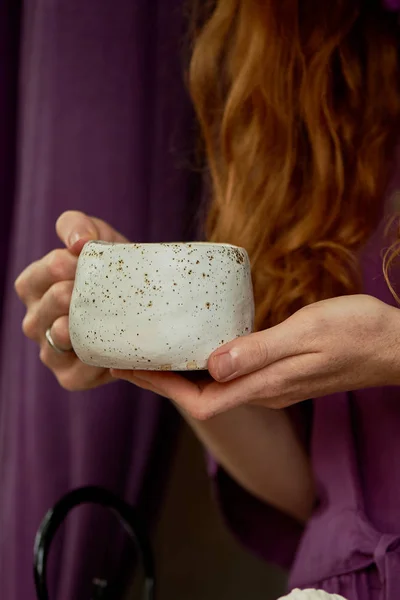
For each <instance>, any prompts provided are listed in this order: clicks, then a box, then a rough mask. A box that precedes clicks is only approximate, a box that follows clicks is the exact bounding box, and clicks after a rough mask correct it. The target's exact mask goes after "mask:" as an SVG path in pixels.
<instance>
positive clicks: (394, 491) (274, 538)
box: [210, 152, 400, 600]
mask: <svg viewBox="0 0 400 600" xmlns="http://www.w3.org/2000/svg"><path fill="white" fill-rule="evenodd" d="M399 193H400V152H398V153H397V158H396V169H395V175H394V177H393V180H392V182H391V184H390V185H389V187H388V191H387V207H388V210H387V212H388V215H387V216H389V213H390V212H391V211H393V202H394V201H396V199H398V197H399ZM397 208H398V207H397ZM386 224H387V218H385V219H384V220H383V222H382V224H381V225H380V227H379V228H378V230H377V232H376V233H375V235H374V236H373V238H372V239H371V240H370V243H369V244H368V245H367V247H366V249H365V251H364V253H363V265H364V292H365V293H367V294H369V295H371V296H376V297H377V298H379V299H380V300H383V301H384V302H386V303H387V304H391V305H393V306H395V305H396V304H395V301H394V299H393V297H392V295H391V293H390V291H389V289H388V287H387V285H386V282H385V280H384V277H383V273H382V250H383V249H384V248H385V247H387V245H388V242H387V240H386V241H385V238H384V228H385V225H386ZM397 281H398V282H399V284H400V277H399V274H397ZM393 283H396V282H395V281H394V282H393ZM397 287H398V288H399V285H398V286H397ZM399 318H400V312H399ZM296 410H297V411H298V413H300V414H297V415H296V417H297V419H298V420H299V427H300V428H301V432H302V433H305V434H306V439H307V440H308V443H309V449H310V457H311V461H312V465H313V470H314V474H315V477H316V481H317V487H318V496H319V503H318V508H317V510H316V511H315V514H314V515H313V517H312V518H311V520H310V521H309V523H308V524H307V526H306V527H305V529H304V530H303V529H302V528H301V527H300V525H298V524H297V523H296V522H295V521H294V520H292V519H291V518H290V517H287V516H285V515H283V514H282V513H280V512H279V511H277V510H275V509H273V508H271V507H269V506H267V505H265V504H263V503H261V502H259V501H258V500H256V499H255V498H253V497H251V496H250V495H249V494H247V493H246V492H245V491H244V490H243V489H241V488H239V487H238V486H237V485H236V484H235V483H234V482H233V481H232V480H231V479H230V478H229V477H228V476H227V474H226V473H224V472H223V471H222V470H221V469H219V468H218V467H217V465H215V464H214V463H213V462H211V465H210V471H211V475H212V476H213V477H214V478H215V479H216V483H217V489H218V496H219V501H220V504H221V507H222V510H223V512H224V514H225V518H226V521H227V523H228V525H229V526H230V527H231V528H232V530H233V531H234V533H235V534H236V535H237V536H238V537H239V539H240V540H241V541H242V542H244V544H245V545H246V546H247V547H248V548H250V549H251V550H252V551H253V552H255V553H257V554H258V555H260V556H261V557H262V558H264V559H265V560H267V561H272V562H275V563H277V564H279V565H281V566H283V567H287V568H291V576H290V582H289V583H290V588H293V587H300V588H321V589H324V590H326V591H327V592H330V593H336V594H341V595H343V596H344V597H345V598H347V600H398V598H399V597H400V465H399V466H398V464H397V463H398V456H399V453H400V435H399V431H400V388H399V387H387V388H379V389H371V390H360V391H356V392H351V393H340V394H334V395H332V396H329V397H325V398H319V399H315V400H314V401H313V402H312V404H311V402H309V403H303V404H300V405H297V409H296ZM299 417H300V419H301V420H302V421H303V422H301V421H300V419H299Z"/></svg>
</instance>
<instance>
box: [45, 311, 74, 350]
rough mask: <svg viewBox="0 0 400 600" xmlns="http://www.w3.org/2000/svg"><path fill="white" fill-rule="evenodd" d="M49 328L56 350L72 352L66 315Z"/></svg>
mask: <svg viewBox="0 0 400 600" xmlns="http://www.w3.org/2000/svg"><path fill="white" fill-rule="evenodd" d="M50 327H51V328H50V334H51V337H52V339H53V342H54V343H55V345H56V346H57V348H60V350H64V351H66V352H68V351H72V344H71V338H70V337H69V317H68V315H63V316H62V317H59V318H58V319H56V320H55V321H54V322H53V325H51V326H50Z"/></svg>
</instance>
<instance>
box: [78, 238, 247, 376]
mask: <svg viewBox="0 0 400 600" xmlns="http://www.w3.org/2000/svg"><path fill="white" fill-rule="evenodd" d="M253 320H254V300H253V289H252V283H251V274H250V264H249V259H248V256H247V253H246V251H245V250H243V249H241V248H237V247H235V246H229V245H223V244H204V243H187V244H185V243H176V244H108V243H104V242H89V243H88V244H86V245H85V247H84V248H83V250H82V252H81V255H80V257H79V261H78V268H77V273H76V279H75V286H74V291H73V295H72V300H71V307H70V317H69V324H70V325H69V326H70V335H71V341H72V345H73V348H74V350H75V352H76V354H77V355H78V356H79V358H80V359H81V360H82V362H84V363H86V364H89V365H93V366H98V367H107V368H118V369H146V370H158V371H160V370H174V371H195V370H202V369H206V368H207V359H208V357H209V356H210V354H211V353H212V352H213V351H214V350H215V349H216V348H218V347H219V346H221V345H222V344H224V343H225V342H228V341H230V340H232V339H234V338H236V337H238V336H242V335H246V334H248V333H250V332H251V331H252V328H253Z"/></svg>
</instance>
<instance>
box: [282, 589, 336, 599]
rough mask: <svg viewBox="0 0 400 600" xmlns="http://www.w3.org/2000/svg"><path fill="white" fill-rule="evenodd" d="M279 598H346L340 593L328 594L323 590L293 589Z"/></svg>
mask: <svg viewBox="0 0 400 600" xmlns="http://www.w3.org/2000/svg"><path fill="white" fill-rule="evenodd" d="M279 600H346V598H343V596H339V595H338V594H328V593H327V592H324V591H323V590H293V591H292V592H291V593H290V594H289V595H288V596H284V597H283V598H279Z"/></svg>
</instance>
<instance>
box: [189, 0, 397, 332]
mask: <svg viewBox="0 0 400 600" xmlns="http://www.w3.org/2000/svg"><path fill="white" fill-rule="evenodd" d="M197 4H201V6H202V8H203V10H204V11H205V12H204V13H203V15H202V22H201V25H199V27H198V28H197V29H196V32H195V40H194V47H193V52H192V55H191V64H190V73H189V84H190V90H191V95H192V99H193V103H194V106H195V109H196V112H197V116H198V120H199V123H200V126H201V131H202V137H203V140H204V146H205V151H206V156H207V164H208V171H209V175H210V182H211V188H212V194H211V196H212V201H211V205H210V207H209V218H208V237H209V239H211V240H213V241H217V242H230V243H233V244H238V245H241V246H244V247H245V248H246V249H247V251H248V252H249V255H250V258H251V262H252V269H253V281H254V292H255V299H256V327H257V328H260V327H266V326H270V325H274V324H276V323H279V322H280V321H282V320H284V319H285V318H287V317H288V316H289V315H290V314H292V313H293V312H294V311H296V310H297V309H299V308H300V307H302V306H304V305H306V304H309V303H312V302H315V301H318V300H322V299H325V298H329V297H332V296H338V295H343V294H351V293H357V292H358V291H360V289H361V282H360V268H359V261H358V254H359V252H360V249H361V248H362V246H363V245H364V244H365V242H366V241H367V240H368V238H369V237H370V235H371V234H372V232H373V230H374V229H375V228H376V226H377V224H378V222H379V220H380V218H381V215H382V208H383V206H382V205H383V202H382V198H383V196H384V191H385V186H386V184H387V181H388V177H389V172H390V166H391V163H392V161H393V151H394V145H395V143H396V141H397V135H398V129H399V128H398V124H399V115H400V89H399V26H398V20H397V16H395V15H393V14H390V13H388V12H385V11H384V10H383V8H382V7H381V4H380V1H379V0H335V1H332V2H325V1H323V0H214V1H212V2H204V1H202V2H199V0H197Z"/></svg>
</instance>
